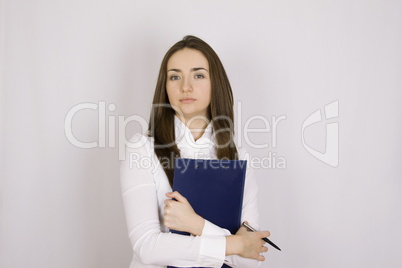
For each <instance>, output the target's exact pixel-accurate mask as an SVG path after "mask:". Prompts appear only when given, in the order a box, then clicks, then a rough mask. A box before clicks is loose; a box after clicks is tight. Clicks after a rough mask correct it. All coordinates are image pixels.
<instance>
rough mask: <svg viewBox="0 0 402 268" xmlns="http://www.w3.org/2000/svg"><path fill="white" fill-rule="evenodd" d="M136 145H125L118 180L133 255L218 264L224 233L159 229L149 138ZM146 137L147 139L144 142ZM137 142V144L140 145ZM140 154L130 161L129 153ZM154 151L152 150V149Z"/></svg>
mask: <svg viewBox="0 0 402 268" xmlns="http://www.w3.org/2000/svg"><path fill="white" fill-rule="evenodd" d="M133 139H135V140H140V139H141V140H142V141H141V142H139V143H142V144H143V145H142V146H133V147H139V148H127V150H126V154H125V155H126V158H125V160H123V161H122V163H121V166H120V182H121V191H122V198H123V205H124V210H125V215H126V221H127V227H128V232H129V238H130V242H131V245H132V248H133V252H134V254H135V255H136V256H137V258H138V259H139V260H140V261H141V262H142V263H144V264H154V265H164V266H165V265H172V266H177V267H189V266H191V267H221V266H222V265H223V262H224V259H225V250H226V238H225V237H224V236H208V235H204V236H202V237H201V236H195V237H194V236H182V235H178V234H173V233H163V232H161V225H160V222H159V214H158V198H157V190H156V185H155V181H154V178H153V167H152V166H151V165H150V163H152V159H153V158H152V156H153V155H152V154H151V152H149V151H150V150H149V149H148V150H147V146H146V142H149V141H148V139H147V138H146V137H145V136H143V135H139V134H137V135H136V136H134V137H133ZM144 139H145V140H147V141H144ZM139 143H137V145H138V144H139ZM133 153H135V154H136V156H140V159H141V160H140V161H139V163H141V164H142V167H141V165H138V161H137V163H134V164H133V163H131V161H130V154H133ZM152 153H153V152H152Z"/></svg>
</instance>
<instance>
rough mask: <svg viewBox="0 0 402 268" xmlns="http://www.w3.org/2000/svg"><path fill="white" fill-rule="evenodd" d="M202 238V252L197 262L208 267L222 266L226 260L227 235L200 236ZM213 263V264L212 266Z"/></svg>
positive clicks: (217, 267) (218, 267)
mask: <svg viewBox="0 0 402 268" xmlns="http://www.w3.org/2000/svg"><path fill="white" fill-rule="evenodd" d="M199 237H200V238H201V243H200V254H199V257H198V261H197V263H199V264H201V265H205V266H208V267H216V268H220V267H222V265H223V262H224V261H225V255H226V237H224V236H199ZM211 265H212V266H211Z"/></svg>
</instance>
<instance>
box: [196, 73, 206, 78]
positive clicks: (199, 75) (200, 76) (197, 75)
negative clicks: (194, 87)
mask: <svg viewBox="0 0 402 268" xmlns="http://www.w3.org/2000/svg"><path fill="white" fill-rule="evenodd" d="M195 78H197V79H200V78H204V75H203V74H196V75H195Z"/></svg>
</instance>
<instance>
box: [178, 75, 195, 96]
mask: <svg viewBox="0 0 402 268" xmlns="http://www.w3.org/2000/svg"><path fill="white" fill-rule="evenodd" d="M182 81H183V82H182V85H181V90H182V92H183V93H184V92H188V91H192V90H193V87H192V85H191V81H190V79H189V78H183V79H182Z"/></svg>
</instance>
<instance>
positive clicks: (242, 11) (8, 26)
mask: <svg viewBox="0 0 402 268" xmlns="http://www.w3.org/2000/svg"><path fill="white" fill-rule="evenodd" d="M0 9H1V13H0V14H1V21H0V26H1V33H0V38H1V43H0V44H1V60H0V64H1V72H0V75H1V95H0V98H1V119H0V120H1V122H0V123H1V126H0V129H1V132H0V133H1V134H0V135H1V166H0V170H1V171H0V172H1V184H0V187H1V188H0V194H1V199H0V202H1V203H0V205H1V206H0V231H1V232H0V235H1V237H0V267H4V268H13V267H38V268H39V267H41V268H43V267H49V268H50V267H60V268H61V267H77V268H78V267H85V268H86V267H97V268H99V267H105V268H106V267H128V264H129V262H130V259H131V256H132V252H131V249H130V244H129V240H128V235H127V229H126V225H125V218H124V214H123V208H122V201H121V195H120V185H119V165H120V161H119V159H118V148H117V147H113V146H110V144H109V143H108V142H106V144H105V147H104V148H93V149H81V148H77V147H75V146H73V145H72V144H71V143H70V142H69V141H68V140H67V138H66V136H65V132H64V131H65V126H64V120H65V117H66V115H67V113H68V111H69V110H70V109H71V108H72V107H74V106H75V105H77V104H79V103H87V102H89V103H95V104H99V102H102V101H104V102H106V105H108V104H111V103H113V104H115V105H116V110H115V111H113V112H110V111H107V112H106V116H110V117H114V118H115V119H116V121H118V116H124V117H125V118H126V117H128V116H130V115H139V116H142V117H144V118H145V120H148V116H149V109H150V103H151V101H152V96H153V91H154V87H155V82H156V79H157V73H158V70H159V66H160V63H161V60H162V57H163V55H164V53H165V52H166V51H167V49H168V48H169V47H170V46H171V45H172V44H173V43H175V42H176V41H178V40H180V39H181V38H182V37H183V36H184V35H186V34H193V35H196V36H199V37H201V38H203V39H204V40H205V41H207V42H208V43H209V44H210V45H211V46H212V47H213V48H214V49H215V50H216V52H217V53H218V55H219V56H220V58H221V60H222V62H223V64H224V65H225V68H226V71H227V73H228V76H229V79H230V81H231V83H232V87H233V90H234V95H235V100H236V105H235V108H236V109H237V111H239V108H240V106H239V105H241V112H239V114H240V115H241V118H242V120H241V122H240V120H239V118H240V116H236V118H237V121H236V124H238V125H239V126H241V127H244V125H245V123H246V121H247V120H248V119H250V118H253V117H254V118H255V116H257V115H259V116H262V117H264V118H266V119H267V120H268V121H269V122H270V123H272V120H271V117H272V116H276V117H279V116H282V115H283V116H286V119H284V120H282V121H280V122H279V124H278V127H277V132H276V147H273V144H272V139H273V138H274V137H273V131H271V132H269V133H267V132H265V133H264V132H261V133H253V134H250V136H249V138H250V140H252V142H253V143H254V144H263V143H268V145H269V146H268V147H266V148H263V149H257V148H253V147H255V146H252V145H250V144H249V143H247V142H246V140H245V139H244V137H241V139H240V140H239V141H240V142H241V143H242V146H244V147H246V148H247V149H248V150H249V152H250V153H251V154H252V156H254V157H259V158H258V159H262V158H264V157H265V159H267V157H268V156H269V153H270V152H271V156H272V155H273V153H275V157H276V159H277V161H284V163H285V164H286V165H285V166H283V167H284V168H279V167H278V166H271V167H266V168H258V169H257V171H256V174H257V176H258V183H259V188H260V195H259V201H260V209H261V225H262V226H263V227H264V229H268V230H270V231H271V233H272V235H271V238H272V240H273V241H275V242H276V243H277V244H278V245H279V246H280V247H282V249H283V251H282V252H278V251H275V250H274V249H271V250H270V251H269V252H268V254H267V261H266V262H265V263H264V264H263V265H262V267H308V268H311V267H400V266H401V265H402V258H401V257H400V254H399V253H400V249H401V248H402V242H401V241H402V231H401V229H400V226H401V225H402V215H401V201H402V197H401V194H400V193H401V186H402V183H401V181H400V178H401V172H400V171H399V168H400V166H401V165H400V151H401V149H402V142H401V140H400V137H401V136H402V124H401V123H402V120H401V112H402V109H401V107H400V102H401V99H402V98H401V97H402V93H401V86H402V80H401V72H402V50H401V47H402V35H401V33H402V14H401V13H402V2H401V1H356V0H354V1H247V2H246V1H201V2H200V1H197V2H196V1H176V0H173V1H122V0H117V1H49V0H42V1H38V0H36V1H18V0H14V1H7V0H3V1H0ZM334 101H337V102H338V108H339V113H338V117H336V118H332V119H328V120H325V116H324V107H325V105H327V104H329V103H332V102H334ZM318 109H320V110H321V111H322V112H323V113H322V115H323V118H324V119H323V120H322V121H321V122H317V123H315V124H312V125H310V126H309V127H307V128H306V129H305V132H304V134H305V142H306V144H307V145H308V146H310V147H311V148H313V149H315V150H318V151H320V152H322V153H323V152H324V151H325V146H326V135H327V133H326V124H327V123H334V125H336V124H337V126H338V127H339V131H338V132H336V133H337V134H338V135H339V136H338V137H337V141H338V142H339V146H335V147H336V149H339V151H338V152H339V157H338V159H339V163H338V165H337V166H335V167H332V166H330V165H328V164H326V163H324V162H322V161H320V160H318V159H316V158H315V157H314V156H312V155H311V154H310V153H309V152H308V151H307V150H306V149H305V147H304V146H303V143H302V139H301V129H302V124H303V122H304V120H306V119H307V118H308V116H309V115H310V114H312V113H313V112H315V111H316V110H318ZM334 125H333V126H334ZM106 126H108V125H106ZM250 127H253V128H262V127H264V123H263V121H261V120H253V121H252V122H251V124H250ZM72 129H73V133H74V135H75V136H76V137H77V138H78V139H80V140H82V141H97V140H98V114H97V111H95V110H83V111H80V112H79V113H77V114H76V116H75V117H74V118H73V123H72ZM271 130H272V129H271ZM137 131H142V130H141V126H140V124H138V123H134V122H132V123H129V124H128V125H127V129H126V132H125V134H126V136H127V138H129V137H130V136H131V135H132V134H133V133H135V132H137ZM118 132H119V131H118V129H116V135H117V134H118ZM120 132H121V133H122V132H123V131H120ZM239 134H241V132H237V135H238V136H241V135H239ZM106 137H108V135H107V136H106ZM115 141H116V143H117V142H118V141H117V138H116V139H115ZM328 142H329V143H331V144H332V145H333V144H334V139H332V140H329V141H328ZM332 145H331V146H332ZM335 147H334V148H335ZM279 159H281V160H279Z"/></svg>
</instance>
